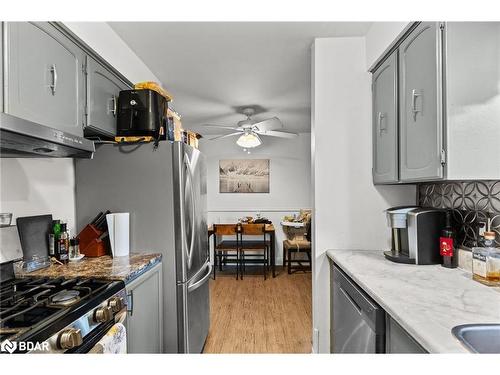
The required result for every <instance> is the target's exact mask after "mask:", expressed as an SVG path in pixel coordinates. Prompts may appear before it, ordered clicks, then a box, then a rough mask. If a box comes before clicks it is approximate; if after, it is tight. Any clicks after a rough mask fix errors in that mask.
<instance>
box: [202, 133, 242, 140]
mask: <svg viewBox="0 0 500 375" xmlns="http://www.w3.org/2000/svg"><path fill="white" fill-rule="evenodd" d="M241 133H242V132H236V133H231V134H226V135H219V136H218V137H214V138H210V139H209V140H210V141H215V140H217V139H222V138H227V137H232V136H233V135H241Z"/></svg>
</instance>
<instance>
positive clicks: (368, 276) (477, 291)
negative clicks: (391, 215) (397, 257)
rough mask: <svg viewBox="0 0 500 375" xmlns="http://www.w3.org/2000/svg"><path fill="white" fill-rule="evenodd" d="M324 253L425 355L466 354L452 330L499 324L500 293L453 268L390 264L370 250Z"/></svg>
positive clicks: (497, 289) (379, 252) (466, 273)
mask: <svg viewBox="0 0 500 375" xmlns="http://www.w3.org/2000/svg"><path fill="white" fill-rule="evenodd" d="M327 255H328V257H329V258H330V259H332V260H333V261H334V262H335V263H336V264H337V265H338V266H340V268H342V270H344V271H345V272H346V273H347V274H348V275H349V276H350V277H351V278H352V279H353V280H354V281H355V282H356V283H357V284H358V285H359V286H360V287H362V288H363V289H364V290H365V291H366V292H367V293H368V294H369V295H370V296H371V297H372V298H373V299H374V300H375V301H376V302H377V303H378V304H379V305H380V306H382V307H383V308H384V310H385V311H386V312H387V313H388V314H389V315H391V317H392V318H394V319H395V320H396V321H397V322H398V323H399V324H400V325H401V326H402V327H403V328H404V329H405V330H406V331H407V332H408V333H409V334H410V335H411V336H413V338H415V340H417V341H418V342H419V343H420V345H422V347H424V348H425V349H426V350H427V351H429V352H430V353H463V352H468V350H467V349H466V348H465V347H464V346H462V344H461V343H460V342H459V341H458V340H457V339H456V338H455V337H454V336H453V334H452V333H451V329H452V328H453V327H454V326H457V325H460V324H469V323H500V289H499V288H492V287H488V286H485V285H482V284H480V283H478V282H476V281H474V280H472V276H471V274H470V273H469V272H466V271H463V270H461V269H459V268H455V269H448V268H444V267H442V266H441V265H428V266H417V265H409V264H399V263H393V262H390V261H388V260H387V259H385V258H384V255H383V252H382V251H372V250H328V252H327Z"/></svg>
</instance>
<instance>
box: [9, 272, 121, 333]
mask: <svg viewBox="0 0 500 375" xmlns="http://www.w3.org/2000/svg"><path fill="white" fill-rule="evenodd" d="M117 293H121V295H123V294H124V293H125V284H124V283H123V281H109V280H99V279H92V278H90V279H83V278H72V279H64V278H56V279H50V278H36V277H29V278H24V279H11V280H7V281H4V282H2V283H0V343H2V342H3V341H4V340H7V339H9V340H11V341H13V340H15V341H37V342H41V341H44V340H46V339H48V338H50V337H52V336H54V335H56V334H57V333H58V332H59V331H60V327H62V326H64V327H66V326H68V325H69V324H71V323H72V322H74V321H77V320H78V319H80V318H81V317H84V316H86V315H85V314H91V315H92V314H93V311H94V310H97V309H98V307H99V304H102V303H103V302H104V301H106V300H107V299H109V298H111V297H112V296H113V295H115V294H117ZM122 298H123V296H122ZM89 316H90V315H89ZM92 316H93V315H92ZM96 327H97V326H96ZM99 327H100V326H99Z"/></svg>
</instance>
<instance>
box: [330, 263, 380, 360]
mask: <svg viewBox="0 0 500 375" xmlns="http://www.w3.org/2000/svg"><path fill="white" fill-rule="evenodd" d="M331 284H332V296H331V297H332V298H331V328H330V332H331V344H330V345H331V352H332V353H385V311H384V310H383V309H382V308H381V307H380V306H379V305H377V303H375V301H373V300H372V299H371V298H370V297H369V296H368V295H367V294H366V293H365V292H364V291H363V290H362V289H361V288H360V287H359V286H357V285H356V284H355V283H354V282H353V281H352V280H351V279H350V278H349V276H347V275H346V274H345V273H344V271H342V270H341V269H340V268H339V267H338V266H337V265H335V264H332V274H331Z"/></svg>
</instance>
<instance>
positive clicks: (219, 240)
mask: <svg viewBox="0 0 500 375" xmlns="http://www.w3.org/2000/svg"><path fill="white" fill-rule="evenodd" d="M230 236H234V239H231V238H229V239H228V238H227V237H230ZM224 237H226V238H224ZM239 249H240V237H239V226H238V224H214V280H215V275H216V272H217V265H218V266H219V271H222V266H223V265H226V264H227V263H235V264H236V280H238V276H239V266H240V259H239V258H240V255H239V254H240V251H239ZM229 251H234V252H235V254H228V252H229ZM217 258H219V259H218V262H217Z"/></svg>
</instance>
